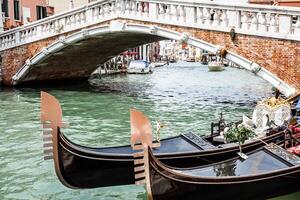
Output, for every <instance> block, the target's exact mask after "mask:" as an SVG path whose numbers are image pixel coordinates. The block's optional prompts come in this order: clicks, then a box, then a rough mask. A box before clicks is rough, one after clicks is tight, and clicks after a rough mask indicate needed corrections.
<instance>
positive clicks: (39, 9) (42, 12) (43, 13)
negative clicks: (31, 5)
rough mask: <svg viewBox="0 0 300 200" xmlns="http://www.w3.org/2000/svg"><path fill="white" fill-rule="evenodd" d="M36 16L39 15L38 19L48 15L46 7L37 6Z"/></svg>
mask: <svg viewBox="0 0 300 200" xmlns="http://www.w3.org/2000/svg"><path fill="white" fill-rule="evenodd" d="M36 16H37V19H38V20H39V19H43V18H45V17H47V11H46V7H43V6H37V7H36Z"/></svg>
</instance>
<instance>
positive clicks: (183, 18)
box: [178, 6, 185, 22]
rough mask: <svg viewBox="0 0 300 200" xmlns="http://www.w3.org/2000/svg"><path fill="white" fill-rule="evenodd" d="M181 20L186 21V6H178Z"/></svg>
mask: <svg viewBox="0 0 300 200" xmlns="http://www.w3.org/2000/svg"><path fill="white" fill-rule="evenodd" d="M178 9H179V12H178V15H179V21H181V22H185V6H178Z"/></svg>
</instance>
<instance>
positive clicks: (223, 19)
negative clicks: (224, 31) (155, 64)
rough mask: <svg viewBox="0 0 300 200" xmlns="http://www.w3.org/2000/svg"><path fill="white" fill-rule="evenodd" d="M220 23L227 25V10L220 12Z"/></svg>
mask: <svg viewBox="0 0 300 200" xmlns="http://www.w3.org/2000/svg"><path fill="white" fill-rule="evenodd" d="M221 25H222V26H223V27H228V16H227V10H222V14H221Z"/></svg>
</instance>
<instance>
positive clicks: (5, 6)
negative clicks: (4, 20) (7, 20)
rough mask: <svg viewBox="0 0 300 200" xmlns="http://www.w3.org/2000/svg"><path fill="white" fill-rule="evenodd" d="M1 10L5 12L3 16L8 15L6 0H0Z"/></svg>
mask: <svg viewBox="0 0 300 200" xmlns="http://www.w3.org/2000/svg"><path fill="white" fill-rule="evenodd" d="M2 12H4V13H5V17H9V13H8V0H3V1H2Z"/></svg>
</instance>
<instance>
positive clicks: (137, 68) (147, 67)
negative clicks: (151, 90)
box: [127, 60, 154, 74]
mask: <svg viewBox="0 0 300 200" xmlns="http://www.w3.org/2000/svg"><path fill="white" fill-rule="evenodd" d="M153 70H154V67H153V66H152V64H151V63H149V62H148V61H145V60H132V61H130V63H129V66H128V68H127V73H128V74H149V73H152V72H153Z"/></svg>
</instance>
